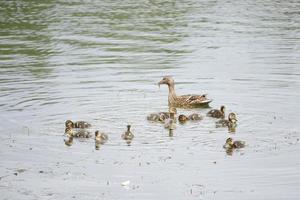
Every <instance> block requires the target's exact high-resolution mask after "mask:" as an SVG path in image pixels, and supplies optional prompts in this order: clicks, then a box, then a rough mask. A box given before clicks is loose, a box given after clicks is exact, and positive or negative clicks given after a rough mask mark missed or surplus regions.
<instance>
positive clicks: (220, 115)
mask: <svg viewBox="0 0 300 200" xmlns="http://www.w3.org/2000/svg"><path fill="white" fill-rule="evenodd" d="M207 116H209V117H214V118H225V106H221V107H220V110H218V109H213V110H210V111H209V112H208V113H207Z"/></svg>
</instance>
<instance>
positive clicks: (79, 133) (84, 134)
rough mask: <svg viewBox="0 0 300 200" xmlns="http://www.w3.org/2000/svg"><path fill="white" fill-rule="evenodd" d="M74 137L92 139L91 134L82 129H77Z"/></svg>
mask: <svg viewBox="0 0 300 200" xmlns="http://www.w3.org/2000/svg"><path fill="white" fill-rule="evenodd" d="M74 137H80V138H90V137H92V134H91V132H90V131H88V130H86V129H82V128H78V129H77V130H75V135H74Z"/></svg>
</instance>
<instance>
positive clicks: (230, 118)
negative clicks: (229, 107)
mask: <svg viewBox="0 0 300 200" xmlns="http://www.w3.org/2000/svg"><path fill="white" fill-rule="evenodd" d="M228 120H229V121H230V122H232V123H236V122H237V121H238V120H237V118H236V114H235V113H229V115H228Z"/></svg>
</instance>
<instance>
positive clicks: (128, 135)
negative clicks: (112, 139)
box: [122, 125, 134, 140]
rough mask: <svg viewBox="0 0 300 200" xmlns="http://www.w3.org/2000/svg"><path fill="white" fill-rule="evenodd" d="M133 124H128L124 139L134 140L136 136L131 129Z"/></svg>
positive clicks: (123, 135)
mask: <svg viewBox="0 0 300 200" xmlns="http://www.w3.org/2000/svg"><path fill="white" fill-rule="evenodd" d="M130 128H131V125H127V131H125V133H123V134H122V138H123V140H132V139H133V138H134V135H133V133H132V132H131V131H130Z"/></svg>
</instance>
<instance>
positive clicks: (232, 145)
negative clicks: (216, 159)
mask: <svg viewBox="0 0 300 200" xmlns="http://www.w3.org/2000/svg"><path fill="white" fill-rule="evenodd" d="M245 144H246V143H245V142H244V141H239V140H236V141H233V139H232V138H231V137H230V138H227V140H226V143H225V144H224V146H223V148H224V149H240V148H244V147H245Z"/></svg>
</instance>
